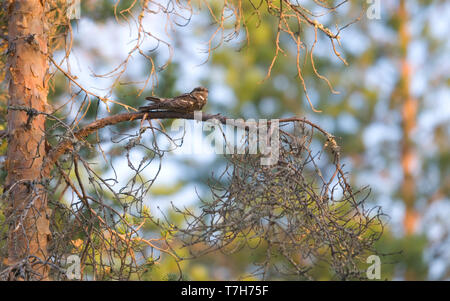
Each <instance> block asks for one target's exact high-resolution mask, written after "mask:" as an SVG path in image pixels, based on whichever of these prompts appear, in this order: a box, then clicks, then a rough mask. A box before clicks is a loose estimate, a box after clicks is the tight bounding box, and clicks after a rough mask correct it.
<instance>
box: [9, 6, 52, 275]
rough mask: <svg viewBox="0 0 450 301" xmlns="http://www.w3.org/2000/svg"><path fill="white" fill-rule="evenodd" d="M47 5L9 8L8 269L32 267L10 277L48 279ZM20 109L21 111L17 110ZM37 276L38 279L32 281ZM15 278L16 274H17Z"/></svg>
mask: <svg viewBox="0 0 450 301" xmlns="http://www.w3.org/2000/svg"><path fill="white" fill-rule="evenodd" d="M44 5H45V2H44V1H39V0H9V3H8V45H9V49H8V58H7V71H8V74H7V76H8V77H7V80H8V83H9V91H8V92H9V101H8V117H7V121H8V123H7V124H8V150H7V158H6V170H7V178H6V185H5V192H7V196H8V198H7V201H8V202H9V204H8V205H9V209H8V211H7V218H8V221H9V235H8V239H9V240H8V262H7V263H8V265H16V266H17V267H19V266H21V267H22V272H23V267H27V268H31V270H32V272H31V273H29V276H27V274H25V275H21V276H19V275H17V274H13V275H10V278H12V279H17V278H26V279H36V278H38V279H47V277H48V269H47V267H46V266H45V265H43V262H45V261H46V259H47V243H48V239H49V238H50V230H49V219H48V213H49V212H48V208H47V198H46V190H45V186H44V185H43V183H42V181H41V179H42V177H41V167H42V161H43V159H44V156H45V131H44V130H45V116H44V115H42V114H34V113H35V111H33V110H28V112H27V111H26V110H24V109H26V108H29V109H34V110H36V111H40V112H44V111H45V108H46V104H47V93H48V87H47V75H48V58H47V35H46V25H45V7H44ZM20 108H21V109H20ZM33 272H38V273H39V274H40V276H37V277H36V276H33V275H34V273H33ZM16 273H17V269H16Z"/></svg>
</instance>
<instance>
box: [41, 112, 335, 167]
mask: <svg viewBox="0 0 450 301" xmlns="http://www.w3.org/2000/svg"><path fill="white" fill-rule="evenodd" d="M201 116H202V121H207V120H211V119H216V120H218V121H219V122H220V123H222V124H225V123H226V122H227V120H230V119H229V118H227V117H225V116H223V115H220V114H204V113H203V114H202V115H201ZM176 118H178V119H186V120H193V119H194V118H195V116H194V113H181V112H170V111H154V112H136V113H122V114H118V115H114V116H109V117H105V118H102V119H99V120H96V121H94V122H92V123H90V124H88V125H86V126H85V127H83V128H81V129H80V130H78V131H75V132H73V135H71V137H67V138H66V139H64V140H63V141H61V142H60V143H58V144H57V145H56V146H54V147H53V148H51V149H50V151H49V152H48V153H47V156H46V158H45V159H44V163H43V175H44V176H49V175H50V171H51V169H52V168H53V166H54V164H55V163H56V161H57V160H58V159H59V157H60V156H62V155H63V154H65V153H67V152H68V151H70V150H72V149H73V146H74V145H75V144H76V143H77V142H78V140H79V139H81V138H84V137H87V136H89V135H90V134H91V133H93V132H95V131H97V130H99V129H102V128H104V127H107V126H110V125H115V124H118V123H121V122H126V121H133V120H139V119H146V120H151V119H176ZM295 121H298V122H302V123H305V124H308V125H310V126H312V127H314V128H315V129H317V130H319V131H320V132H322V133H323V134H324V135H326V136H327V137H328V138H330V137H332V138H333V136H332V135H331V134H329V133H328V132H327V131H325V130H324V129H322V128H321V127H319V126H318V125H316V124H314V123H312V122H311V121H309V120H307V119H306V118H299V117H290V118H284V119H279V122H295ZM267 123H268V124H269V125H270V121H268V122H267ZM234 125H238V124H237V123H236V124H234Z"/></svg>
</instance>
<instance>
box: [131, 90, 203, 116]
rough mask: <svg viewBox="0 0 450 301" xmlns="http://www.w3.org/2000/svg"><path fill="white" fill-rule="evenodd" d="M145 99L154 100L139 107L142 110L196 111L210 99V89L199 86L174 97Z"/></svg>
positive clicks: (150, 97)
mask: <svg viewBox="0 0 450 301" xmlns="http://www.w3.org/2000/svg"><path fill="white" fill-rule="evenodd" d="M145 99H147V100H150V101H151V102H153V103H152V104H150V105H148V106H144V107H139V110H140V111H141V112H147V111H153V110H158V111H159V110H163V111H176V112H183V113H186V112H194V111H198V110H201V109H202V108H203V106H204V105H205V104H206V102H207V101H208V89H206V88H204V87H197V88H195V89H194V90H192V91H191V92H190V93H185V94H181V95H179V96H176V97H173V98H160V97H153V96H149V97H146V98H145Z"/></svg>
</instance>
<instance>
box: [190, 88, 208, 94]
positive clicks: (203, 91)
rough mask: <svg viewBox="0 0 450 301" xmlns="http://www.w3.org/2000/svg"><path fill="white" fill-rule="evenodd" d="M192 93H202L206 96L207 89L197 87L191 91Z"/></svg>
mask: <svg viewBox="0 0 450 301" xmlns="http://www.w3.org/2000/svg"><path fill="white" fill-rule="evenodd" d="M192 92H202V93H206V94H208V89H206V88H205V87H197V88H195V89H194V90H192ZM192 92H191V93H192Z"/></svg>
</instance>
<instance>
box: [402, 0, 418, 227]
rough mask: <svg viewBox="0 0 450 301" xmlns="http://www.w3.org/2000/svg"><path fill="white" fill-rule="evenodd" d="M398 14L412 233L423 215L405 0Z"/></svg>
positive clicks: (404, 167)
mask: <svg viewBox="0 0 450 301" xmlns="http://www.w3.org/2000/svg"><path fill="white" fill-rule="evenodd" d="M398 15H399V19H400V28H399V35H400V54H401V57H402V60H401V77H400V85H399V92H400V93H399V94H400V98H401V112H402V132H403V135H402V137H403V141H402V146H401V147H402V149H401V164H402V170H403V183H402V186H401V195H402V197H403V201H404V203H405V207H406V209H405V217H404V219H403V225H404V230H405V234H406V235H411V234H414V233H415V231H416V227H417V222H418V218H419V216H418V214H417V212H416V210H415V207H414V205H415V199H416V181H415V177H414V173H413V172H414V167H415V164H416V163H417V154H416V152H415V146H414V142H413V140H412V132H413V130H414V128H415V127H416V118H417V100H416V99H414V97H413V96H412V95H411V92H410V86H411V72H412V66H411V64H410V63H409V61H408V47H409V45H410V43H411V36H410V32H409V28H408V27H409V14H408V10H407V8H406V1H405V0H401V1H400V5H399V11H398Z"/></svg>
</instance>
